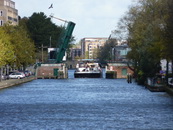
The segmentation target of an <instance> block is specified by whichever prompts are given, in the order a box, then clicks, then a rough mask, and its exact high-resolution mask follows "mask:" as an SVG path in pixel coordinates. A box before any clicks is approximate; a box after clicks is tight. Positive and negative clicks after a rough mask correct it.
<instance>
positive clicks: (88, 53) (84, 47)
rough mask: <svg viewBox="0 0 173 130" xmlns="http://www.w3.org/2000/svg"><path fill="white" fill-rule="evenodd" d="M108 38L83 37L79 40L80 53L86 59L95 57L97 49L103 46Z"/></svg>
mask: <svg viewBox="0 0 173 130" xmlns="http://www.w3.org/2000/svg"><path fill="white" fill-rule="evenodd" d="M107 40H108V38H103V37H101V38H97V37H96V38H83V39H82V40H81V53H82V56H83V57H85V58H86V59H95V55H96V54H95V53H96V51H97V49H99V48H100V47H101V46H104V44H105V43H106V41H107Z"/></svg>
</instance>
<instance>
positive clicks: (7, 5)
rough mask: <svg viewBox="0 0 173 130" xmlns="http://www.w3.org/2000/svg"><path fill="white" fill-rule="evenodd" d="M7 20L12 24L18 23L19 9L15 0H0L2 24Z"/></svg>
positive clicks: (0, 24)
mask: <svg viewBox="0 0 173 130" xmlns="http://www.w3.org/2000/svg"><path fill="white" fill-rule="evenodd" d="M7 22H9V23H10V24H11V25H18V10H17V9H15V2H13V1H11V0H0V26H3V25H4V24H5V23H7Z"/></svg>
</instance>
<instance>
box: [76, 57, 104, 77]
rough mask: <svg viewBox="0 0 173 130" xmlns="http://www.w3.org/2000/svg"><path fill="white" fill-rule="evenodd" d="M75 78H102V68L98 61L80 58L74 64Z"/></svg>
mask: <svg viewBox="0 0 173 130" xmlns="http://www.w3.org/2000/svg"><path fill="white" fill-rule="evenodd" d="M74 77H75V78H102V70H101V68H100V65H99V63H97V62H93V61H91V60H90V61H89V60H82V61H80V62H79V63H77V65H76V70H75V72H74Z"/></svg>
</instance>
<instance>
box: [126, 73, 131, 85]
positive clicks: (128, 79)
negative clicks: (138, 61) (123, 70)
mask: <svg viewBox="0 0 173 130" xmlns="http://www.w3.org/2000/svg"><path fill="white" fill-rule="evenodd" d="M127 82H128V83H132V75H131V74H130V73H128V74H127Z"/></svg>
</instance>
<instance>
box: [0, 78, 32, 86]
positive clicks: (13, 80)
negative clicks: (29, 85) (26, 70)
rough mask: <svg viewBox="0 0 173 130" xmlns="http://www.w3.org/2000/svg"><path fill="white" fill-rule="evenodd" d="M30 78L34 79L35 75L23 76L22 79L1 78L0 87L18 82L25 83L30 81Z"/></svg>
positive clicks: (17, 83)
mask: <svg viewBox="0 0 173 130" xmlns="http://www.w3.org/2000/svg"><path fill="white" fill-rule="evenodd" d="M32 80H35V76H30V77H25V78H23V79H9V80H2V81H1V82H0V89H4V88H8V87H12V86H15V85H19V84H22V83H26V82H30V81H32Z"/></svg>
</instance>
